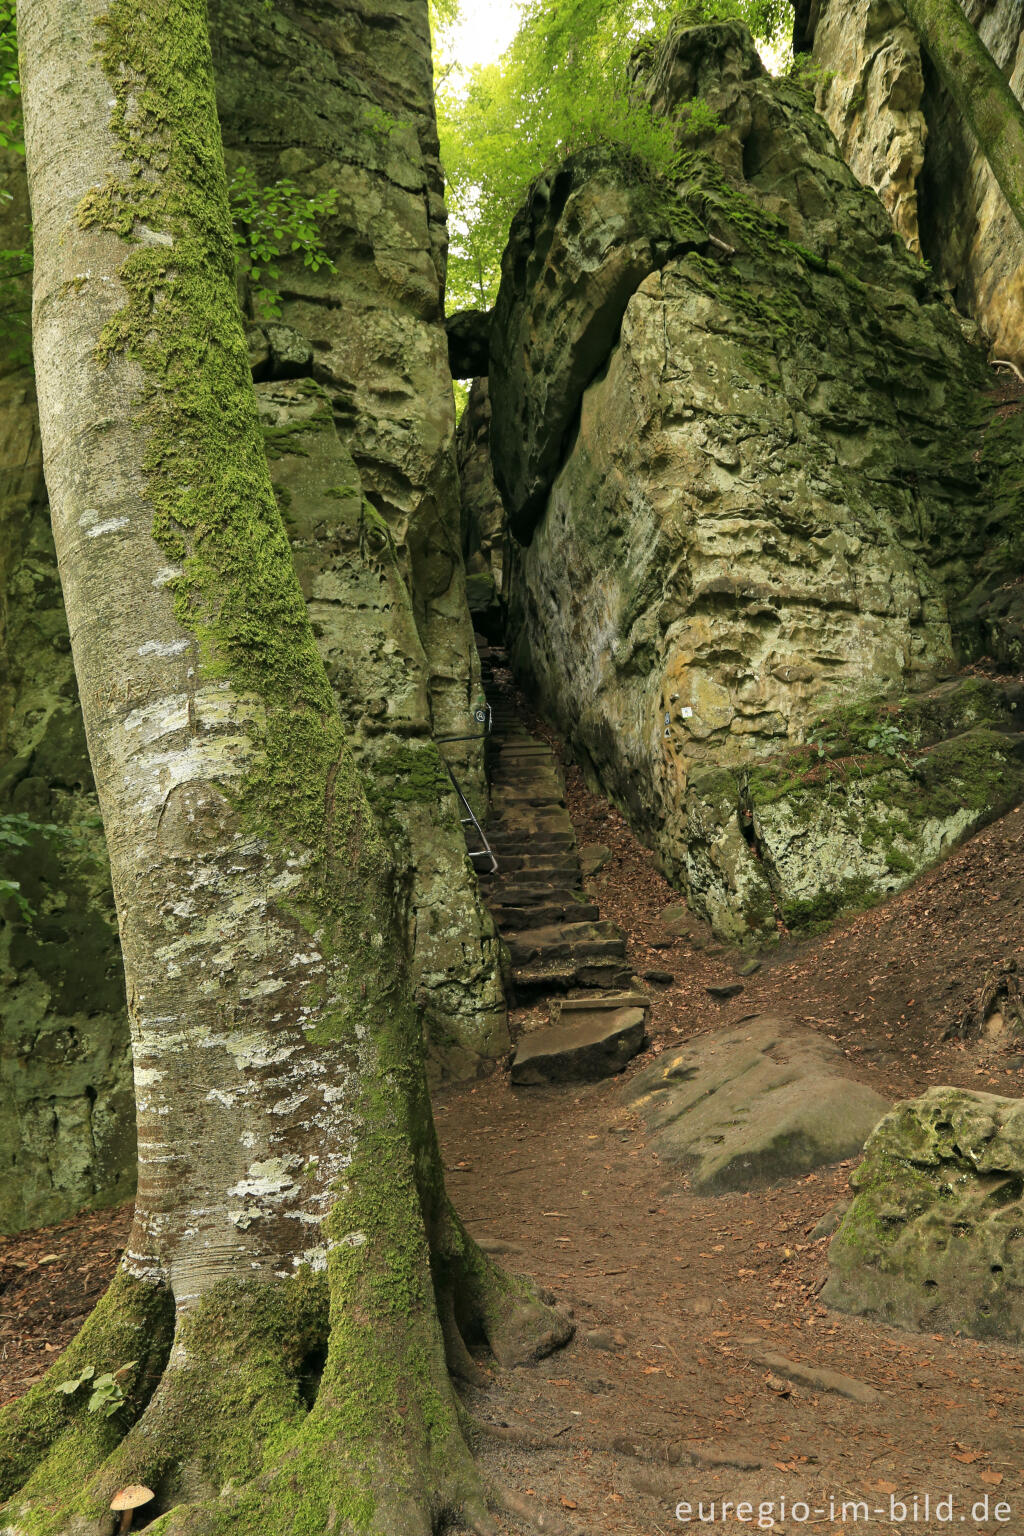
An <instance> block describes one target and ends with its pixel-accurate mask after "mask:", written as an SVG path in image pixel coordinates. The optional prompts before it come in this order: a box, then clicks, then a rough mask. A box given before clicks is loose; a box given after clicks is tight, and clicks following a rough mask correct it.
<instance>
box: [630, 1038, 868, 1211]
mask: <svg viewBox="0 0 1024 1536" xmlns="http://www.w3.org/2000/svg"><path fill="white" fill-rule="evenodd" d="M844 1066H845V1063H844V1059H843V1056H842V1054H841V1052H840V1051H839V1049H838V1047H837V1046H835V1045H834V1044H833V1043H832V1041H831V1040H828V1039H827V1038H826V1037H825V1036H823V1035H819V1034H816V1033H815V1032H814V1031H813V1030H809V1029H804V1028H802V1027H801V1026H800V1025H797V1024H794V1023H793V1022H792V1021H790V1020H788V1019H781V1018H774V1017H771V1016H769V1015H765V1016H762V1017H760V1018H754V1019H751V1020H749V1021H747V1022H744V1023H743V1024H740V1025H737V1026H734V1027H733V1028H731V1029H727V1030H719V1031H717V1032H716V1033H715V1034H711V1035H703V1036H700V1037H699V1038H698V1039H696V1040H693V1041H691V1042H690V1043H689V1044H688V1045H685V1046H683V1048H682V1049H681V1050H678V1051H673V1052H672V1053H671V1054H666V1055H664V1056H661V1057H659V1059H658V1060H657V1061H656V1062H655V1063H654V1065H653V1066H651V1067H648V1068H647V1069H646V1070H645V1071H643V1072H641V1073H639V1074H638V1075H637V1077H636V1078H634V1080H633V1082H632V1083H631V1084H630V1085H629V1096H630V1101H631V1103H632V1105H633V1107H634V1108H635V1109H636V1110H637V1111H638V1112H639V1114H640V1115H641V1116H642V1117H643V1119H644V1120H645V1121H646V1123H647V1126H648V1128H649V1130H650V1133H651V1140H652V1144H653V1146H654V1149H655V1151H656V1152H657V1153H658V1155H659V1156H660V1157H662V1158H664V1159H665V1160H666V1161H667V1162H671V1163H678V1164H681V1165H682V1167H684V1168H685V1169H686V1170H687V1171H688V1172H689V1174H690V1182H691V1187H692V1188H693V1189H694V1191H695V1192H696V1193H698V1194H723V1193H726V1192H728V1191H732V1190H741V1189H751V1188H754V1187H756V1186H757V1185H761V1184H773V1183H777V1182H778V1181H779V1180H780V1179H787V1178H794V1177H797V1176H798V1175H800V1174H804V1173H809V1172H810V1171H811V1169H813V1168H818V1167H821V1166H822V1165H823V1164H827V1163H838V1162H841V1161H842V1160H843V1159H844V1158H847V1157H854V1156H856V1155H858V1154H859V1153H860V1151H861V1149H862V1147H863V1146H864V1143H865V1141H866V1140H867V1137H868V1135H869V1134H870V1132H871V1131H872V1130H873V1129H874V1127H875V1126H876V1125H877V1124H878V1121H879V1120H880V1119H881V1117H882V1116H883V1115H884V1114H885V1113H886V1111H887V1109H888V1108H889V1106H888V1104H887V1102H886V1100H885V1099H883V1098H881V1097H880V1095H879V1094H877V1093H875V1092H874V1091H873V1090H872V1089H870V1088H867V1087H865V1086H864V1084H863V1083H858V1082H855V1081H853V1080H852V1079H851V1078H849V1077H848V1076H847V1075H846V1074H845V1071H844Z"/></svg>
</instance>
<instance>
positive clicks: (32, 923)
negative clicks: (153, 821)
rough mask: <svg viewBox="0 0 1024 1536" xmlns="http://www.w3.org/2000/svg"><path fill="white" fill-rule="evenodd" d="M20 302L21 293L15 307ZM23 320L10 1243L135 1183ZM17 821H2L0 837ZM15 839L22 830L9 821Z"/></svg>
mask: <svg viewBox="0 0 1024 1536" xmlns="http://www.w3.org/2000/svg"><path fill="white" fill-rule="evenodd" d="M0 175H2V178H3V184H4V186H5V189H6V190H7V191H9V192H10V193H11V194H12V200H11V201H10V202H7V203H6V204H5V205H4V209H3V235H4V239H3V244H4V245H5V246H7V247H10V248H17V247H20V246H22V245H24V244H26V243H27V237H28V199H27V191H26V186H25V173H24V161H23V160H21V159H20V158H19V157H17V156H15V155H13V154H10V153H8V154H6V155H4V156H3V157H2V159H0ZM10 298H11V295H10V294H9V293H8V294H7V295H6V299H7V302H8V303H9V302H10ZM24 299H25V308H24V312H23V313H19V314H16V315H15V316H14V320H15V326H14V328H13V329H8V328H6V327H9V326H10V321H11V318H12V317H11V315H10V312H8V313H7V314H6V315H5V317H4V319H5V322H6V327H5V332H4V335H3V337H2V343H0V347H2V352H3V354H5V355H4V356H3V357H2V358H0V818H3V819H5V818H8V817H16V818H18V819H17V821H16V822H15V823H13V830H14V831H15V832H16V833H17V835H18V836H19V837H20V838H21V839H22V840H23V842H22V845H20V846H14V847H11V846H10V845H8V844H6V843H2V842H0V855H2V872H3V875H4V877H5V878H6V879H8V880H12V881H15V882H17V884H18V885H19V886H20V888H21V895H22V897H23V898H24V900H25V901H26V902H27V904H28V906H29V907H30V908H31V913H32V915H31V916H30V917H27V916H26V915H25V914H24V912H23V911H22V910H21V908H20V907H19V905H18V903H17V902H16V901H15V900H14V899H12V898H8V899H7V900H5V901H3V902H0V1232H2V1233H10V1232H16V1231H19V1230H20V1229H21V1228H23V1227H31V1226H39V1225H42V1224H44V1223H46V1222H52V1221H59V1220H60V1219H61V1218H62V1217H64V1216H66V1215H68V1214H69V1213H70V1212H72V1211H75V1210H78V1209H79V1208H80V1207H82V1206H85V1205H102V1204H110V1203H113V1202H115V1201H117V1200H120V1199H126V1198H127V1197H128V1196H129V1195H130V1194H131V1193H132V1191H133V1189H134V1181H135V1105H134V1097H133V1090H132V1070H131V1053H130V1049H129V1042H128V1020H127V1017H126V1012H125V1002H124V973H123V971H122V969H121V954H120V948H119V945H118V940H117V919H116V917H115V914H114V902H113V897H112V895H111V890H110V872H109V868H108V865H107V856H106V848H105V845H104V841H103V831H102V827H101V824H100V816H99V805H98V803H97V800H96V793H95V789H94V787H93V779H92V773H91V770H90V767H89V755H88V752H87V750H86V744H85V732H84V729H83V726H82V717H81V713H80V711H79V708H78V692H77V688H76V685H75V674H74V668H73V666H72V661H71V642H70V638H69V636H68V626H67V619H66V617H65V614H64V603H63V599H62V597H61V591H60V582H59V579H58V575H57V557H56V553H55V551H54V548H53V538H52V535H51V533H50V520H49V516H48V512H47V503H46V488H45V485H44V483H43V466H42V455H41V448H40V441H39V423H38V416H37V412H36V402H35V389H34V385H33V379H32V373H31V369H30V368H28V367H27V366H25V365H24V364H23V363H20V362H19V361H18V359H19V356H20V355H24V353H25V351H26V341H27V334H28V333H27V330H26V329H25V328H24V326H25V325H26V324H27V319H28V295H27V293H26V294H25V295H24ZM3 825H4V821H3V820H0V837H2V827H3ZM7 825H8V826H10V825H11V823H7Z"/></svg>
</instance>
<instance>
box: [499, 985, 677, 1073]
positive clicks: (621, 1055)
mask: <svg viewBox="0 0 1024 1536" xmlns="http://www.w3.org/2000/svg"><path fill="white" fill-rule="evenodd" d="M646 1020H647V1014H646V1010H645V1009H644V1008H643V1007H642V1006H638V1005H636V1004H633V1003H627V1004H626V1005H625V1006H621V1007H613V1008H602V1007H598V1008H588V1007H586V1006H585V1003H584V1006H581V1007H576V1008H573V1009H571V1010H569V1009H566V1010H564V1011H563V1012H562V1013H561V1014H560V1016H559V1023H558V1024H556V1025H553V1026H551V1027H550V1028H548V1029H535V1030H531V1031H530V1033H529V1034H526V1035H523V1037H522V1038H521V1040H520V1041H519V1044H518V1045H517V1047H516V1054H515V1057H514V1058H513V1061H512V1082H513V1083H514V1084H516V1085H518V1086H522V1085H525V1084H533V1085H537V1084H540V1083H569V1082H588V1081H592V1080H594V1079H596V1078H602V1077H613V1076H614V1075H615V1073H616V1072H621V1071H622V1069H623V1068H624V1067H625V1065H626V1063H627V1062H628V1061H630V1060H632V1058H633V1057H634V1056H635V1055H636V1054H637V1052H638V1051H640V1050H642V1049H643V1043H644V1033H645V1029H646Z"/></svg>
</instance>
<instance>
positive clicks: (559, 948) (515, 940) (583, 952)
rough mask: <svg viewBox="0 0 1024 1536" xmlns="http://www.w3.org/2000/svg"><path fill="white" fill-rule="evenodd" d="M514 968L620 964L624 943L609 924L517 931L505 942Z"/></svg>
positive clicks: (621, 934)
mask: <svg viewBox="0 0 1024 1536" xmlns="http://www.w3.org/2000/svg"><path fill="white" fill-rule="evenodd" d="M506 943H507V944H508V948H509V954H510V955H511V956H512V963H513V964H514V965H530V964H533V963H534V962H535V961H541V960H556V959H564V958H565V957H566V956H571V957H572V958H573V959H575V960H589V959H591V958H596V959H602V960H604V959H610V960H624V959H625V957H626V940H625V937H624V935H623V933H622V930H621V929H620V928H617V927H616V926H615V924H614V923H609V922H603V923H602V922H600V921H598V922H576V923H550V924H548V925H546V926H545V927H542V928H521V929H520V930H519V932H518V933H515V934H511V935H510V936H509V938H508V939H507V940H506Z"/></svg>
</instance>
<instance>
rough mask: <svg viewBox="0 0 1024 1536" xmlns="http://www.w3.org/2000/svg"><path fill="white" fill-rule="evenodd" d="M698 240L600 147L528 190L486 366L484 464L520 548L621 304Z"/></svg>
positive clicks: (673, 210) (504, 266) (700, 239)
mask: <svg viewBox="0 0 1024 1536" xmlns="http://www.w3.org/2000/svg"><path fill="white" fill-rule="evenodd" d="M707 243H708V241H707V234H706V231H705V230H704V229H703V227H702V226H701V225H700V224H699V223H698V221H697V219H696V218H695V217H694V216H693V214H691V213H690V211H689V209H688V208H687V207H686V205H685V204H684V203H682V202H678V203H677V202H675V201H674V200H673V201H671V202H669V203H667V204H659V203H657V202H655V201H654V200H652V198H651V195H650V190H649V188H647V187H646V186H645V185H643V184H642V183H639V182H638V181H637V180H636V178H628V177H627V176H626V175H625V174H624V173H623V171H622V170H621V169H620V168H619V167H618V166H617V165H616V164H614V163H608V159H607V156H605V155H604V154H603V153H602V152H601V151H585V152H584V153H582V154H580V155H577V156H574V157H573V158H572V159H570V160H569V161H567V162H566V163H565V165H563V166H561V167H559V168H557V169H556V170H555V171H553V172H552V173H551V174H550V175H548V176H542V177H541V178H540V179H539V180H538V181H537V182H536V183H535V184H534V186H533V187H532V188H531V190H530V194H529V197H528V199H527V201H526V204H525V205H524V207H523V208H522V209H521V210H520V211H519V212H518V213H517V214H516V216H515V218H514V219H513V221H512V228H511V230H510V232H509V243H508V246H507V247H506V250H505V254H504V256H503V257H502V263H501V286H500V288H499V290H498V298H497V301H496V303H495V306H494V320H493V324H492V327H491V353H490V370H489V377H490V395H491V407H492V423H491V461H492V463H493V466H494V478H495V481H496V483H497V486H498V489H499V491H500V492H501V496H502V499H503V501H504V504H505V507H506V510H507V513H508V521H509V527H510V528H511V530H512V533H513V534H514V535H515V537H516V538H517V539H521V540H522V541H523V542H526V541H528V540H529V538H530V536H531V534H532V532H533V530H534V528H535V527H536V525H537V522H538V521H539V519H540V518H541V517H542V516H543V513H544V508H545V504H546V502H547V496H548V492H549V490H550V489H551V485H552V482H553V480H554V478H555V475H556V474H557V472H558V468H559V465H560V464H561V462H562V459H563V456H564V453H565V448H566V438H567V436H568V435H569V433H570V430H571V428H572V425H573V422H574V420H575V417H576V413H577V411H578V410H579V406H580V400H581V399H582V396H583V392H584V390H585V389H586V388H587V386H588V385H589V384H590V383H591V382H592V380H593V379H594V377H595V375H596V374H597V373H598V372H599V371H600V369H601V368H602V367H603V366H604V364H605V362H606V361H607V358H608V354H609V351H610V350H611V347H612V346H613V345H614V342H615V337H616V335H617V334H618V329H619V326H620V324H621V323H622V317H623V315H624V313H625V311H626V306H627V304H628V303H629V301H630V300H631V298H632V297H633V295H634V294H635V293H636V291H637V289H638V288H639V286H640V284H641V283H642V282H643V280H644V278H646V277H647V276H648V275H649V274H650V273H651V272H655V271H657V270H658V269H659V268H660V267H662V266H663V265H664V264H665V262H666V261H667V260H668V259H669V257H670V256H671V255H672V254H673V252H674V251H677V250H679V249H685V248H688V247H694V248H697V247H701V246H706V245H707Z"/></svg>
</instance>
